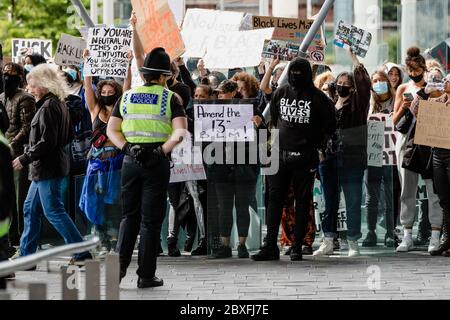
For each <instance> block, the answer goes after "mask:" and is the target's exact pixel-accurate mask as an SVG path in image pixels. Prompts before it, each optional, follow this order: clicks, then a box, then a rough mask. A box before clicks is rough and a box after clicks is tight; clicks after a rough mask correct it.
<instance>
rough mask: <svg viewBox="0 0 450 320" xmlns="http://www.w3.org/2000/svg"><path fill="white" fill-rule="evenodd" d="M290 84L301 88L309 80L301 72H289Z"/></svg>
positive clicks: (306, 84)
mask: <svg viewBox="0 0 450 320" xmlns="http://www.w3.org/2000/svg"><path fill="white" fill-rule="evenodd" d="M290 79H291V84H292V85H293V86H294V87H295V88H297V89H302V88H305V87H307V86H308V85H309V83H310V81H308V79H307V78H306V77H305V76H304V75H303V74H295V73H291V74H290Z"/></svg>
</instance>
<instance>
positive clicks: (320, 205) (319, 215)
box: [313, 180, 347, 232]
mask: <svg viewBox="0 0 450 320" xmlns="http://www.w3.org/2000/svg"><path fill="white" fill-rule="evenodd" d="M313 205H314V216H315V221H316V232H321V231H323V230H322V220H323V218H324V215H325V196H324V193H323V187H322V184H321V182H320V181H319V180H314V189H313ZM346 230H347V209H346V205H345V197H344V192H342V191H341V193H340V196H339V209H338V217H337V231H346Z"/></svg>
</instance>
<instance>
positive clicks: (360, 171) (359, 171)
mask: <svg viewBox="0 0 450 320" xmlns="http://www.w3.org/2000/svg"><path fill="white" fill-rule="evenodd" d="M338 178H339V186H340V187H341V188H342V191H343V192H344V198H345V207H346V211H347V239H348V240H350V241H357V240H359V239H361V237H362V234H361V204H362V203H361V202H362V187H363V178H364V168H362V167H359V166H354V167H350V166H348V167H341V168H338Z"/></svg>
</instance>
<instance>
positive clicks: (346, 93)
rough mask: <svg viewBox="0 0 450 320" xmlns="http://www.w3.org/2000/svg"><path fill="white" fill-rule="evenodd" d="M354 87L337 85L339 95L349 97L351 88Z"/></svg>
mask: <svg viewBox="0 0 450 320" xmlns="http://www.w3.org/2000/svg"><path fill="white" fill-rule="evenodd" d="M351 88H352V87H347V86H339V85H338V86H336V91H337V93H338V95H339V97H341V98H345V97H348V96H349V95H350V89H351Z"/></svg>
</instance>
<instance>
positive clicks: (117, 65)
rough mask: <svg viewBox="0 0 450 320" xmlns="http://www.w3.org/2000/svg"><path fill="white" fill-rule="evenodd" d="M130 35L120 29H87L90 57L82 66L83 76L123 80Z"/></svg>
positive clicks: (126, 67) (125, 73)
mask: <svg viewBox="0 0 450 320" xmlns="http://www.w3.org/2000/svg"><path fill="white" fill-rule="evenodd" d="M132 34H133V32H132V31H131V30H129V29H122V28H105V27H100V28H97V27H96V28H89V35H88V41H87V42H88V49H89V52H90V55H89V57H88V58H87V59H86V63H85V64H84V76H104V77H117V78H125V77H126V76H127V71H128V64H129V60H128V52H129V51H130V49H131V38H132Z"/></svg>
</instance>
